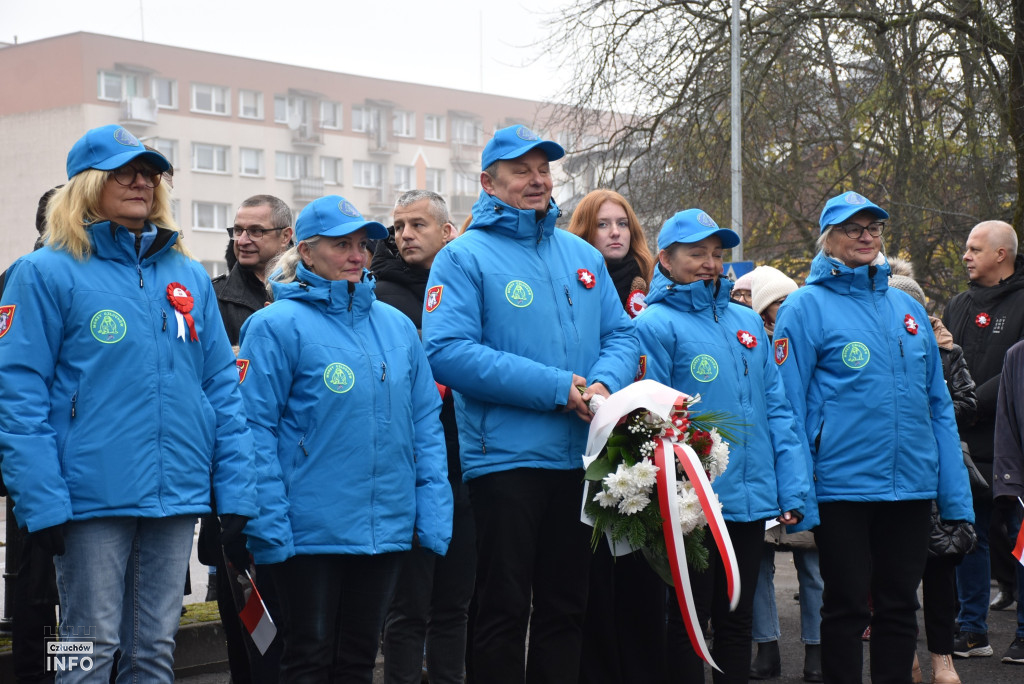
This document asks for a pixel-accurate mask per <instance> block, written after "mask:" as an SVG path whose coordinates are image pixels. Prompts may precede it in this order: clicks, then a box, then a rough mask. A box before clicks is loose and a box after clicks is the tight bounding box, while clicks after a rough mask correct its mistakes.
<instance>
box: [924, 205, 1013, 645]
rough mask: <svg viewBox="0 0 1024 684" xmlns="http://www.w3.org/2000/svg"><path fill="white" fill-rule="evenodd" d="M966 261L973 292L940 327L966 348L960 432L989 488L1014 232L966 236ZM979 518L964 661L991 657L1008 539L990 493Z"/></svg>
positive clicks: (990, 226) (1007, 228)
mask: <svg viewBox="0 0 1024 684" xmlns="http://www.w3.org/2000/svg"><path fill="white" fill-rule="evenodd" d="M963 261H964V264H965V265H966V266H967V275H968V277H969V278H970V281H971V282H970V286H969V287H968V289H967V291H966V292H961V293H960V294H958V295H956V296H955V297H953V299H952V300H950V302H949V304H948V305H947V306H946V311H945V315H944V316H943V317H942V321H943V323H944V324H945V325H946V327H947V328H948V329H949V331H950V332H951V333H952V334H953V341H954V342H956V343H957V344H959V345H960V347H962V348H963V350H964V357H965V358H966V359H967V367H968V368H970V371H971V375H972V376H973V377H974V381H975V383H977V395H978V412H977V416H976V418H975V420H974V423H973V424H971V425H969V426H966V427H964V428H963V430H962V431H961V436H962V438H963V439H964V441H966V442H967V445H968V447H969V448H970V453H971V457H972V458H973V459H974V462H975V464H976V465H977V466H978V469H979V470H980V471H981V474H982V476H983V477H984V478H985V481H986V482H992V440H993V434H994V432H995V412H996V399H997V396H998V392H999V376H1000V373H1001V371H1002V368H1003V357H1004V356H1005V354H1006V351H1007V350H1008V349H1009V348H1010V347H1011V346H1013V344H1014V343H1016V342H1017V341H1018V340H1021V339H1024V257H1022V256H1021V255H1019V254H1017V235H1016V233H1015V232H1014V230H1013V226H1011V225H1010V224H1008V223H1004V222H1002V221H983V222H982V223H979V224H978V225H976V226H975V227H974V228H973V229H972V230H971V233H970V235H969V236H968V238H967V250H966V252H965V253H964V257H963ZM974 515H975V522H974V527H975V531H976V532H977V534H978V546H977V548H976V549H975V550H974V551H973V552H971V553H969V554H967V556H966V557H965V558H964V561H963V563H961V564H960V566H959V567H957V571H956V581H957V593H958V594H959V599H960V614H959V615H958V617H957V622H958V623H959V625H960V634H959V635H958V636H957V638H956V640H955V643H954V646H953V654H954V655H956V656H958V657H960V658H967V657H972V656H991V655H992V653H993V651H992V646H991V645H990V644H989V641H988V622H987V620H988V608H989V577H990V574H991V560H990V554H989V539H990V535H991V537H992V541H993V544H995V541H996V538H997V537H999V536H1001V535H1003V534H1005V533H1004V532H1000V531H999V530H996V532H995V534H992V532H993V530H994V529H995V528H996V527H997V526H1000V525H999V522H998V521H999V520H1001V519H1002V516H1001V512H1000V511H997V510H995V509H994V508H993V505H992V495H991V491H988V492H985V493H984V494H980V493H979V494H976V495H975V498H974ZM1004 544H1005V545H1006V547H1007V548H1006V549H1005V551H1004V552H1003V553H1002V554H1000V553H998V552H997V553H993V554H992V555H993V556H997V555H1006V556H1007V557H1009V554H1008V553H1006V552H1008V551H1009V543H1008V541H1004ZM1011 577H1012V575H1011ZM1011 586H1012V585H1011ZM1008 589H1009V588H1008ZM1004 607H1005V606H1004Z"/></svg>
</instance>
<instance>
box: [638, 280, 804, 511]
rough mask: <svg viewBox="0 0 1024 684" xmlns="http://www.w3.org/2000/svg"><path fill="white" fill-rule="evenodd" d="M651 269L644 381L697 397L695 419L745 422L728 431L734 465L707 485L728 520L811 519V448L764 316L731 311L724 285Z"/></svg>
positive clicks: (641, 321) (643, 324) (643, 317)
mask: <svg viewBox="0 0 1024 684" xmlns="http://www.w3.org/2000/svg"><path fill="white" fill-rule="evenodd" d="M655 271H656V272H655V274H654V279H653V280H652V281H651V289H650V292H649V293H648V294H647V308H646V309H645V310H644V311H643V312H642V313H641V314H640V315H639V316H637V318H636V320H635V321H634V323H635V325H636V334H637V338H638V339H639V340H640V354H641V363H640V368H641V373H643V377H645V378H649V379H651V380H657V381H658V382H660V383H662V384H665V385H668V386H670V387H673V388H675V389H677V390H679V391H681V392H685V393H687V394H689V395H691V396H696V395H698V394H699V395H700V398H701V400H700V403H699V404H697V405H695V406H694V408H693V411H694V413H695V414H700V413H702V412H704V411H722V412H725V413H728V414H730V416H731V417H732V419H733V420H734V421H735V422H736V423H739V424H740V425H738V426H737V427H735V428H734V429H733V430H732V432H734V433H735V434H734V437H735V439H733V440H732V441H730V443H729V465H728V467H727V468H726V470H725V472H724V473H722V475H721V476H719V477H718V478H717V479H715V481H714V482H713V483H712V485H711V486H712V488H713V489H714V490H715V493H716V494H717V495H718V500H719V501H721V502H722V517H723V518H725V519H726V520H731V521H734V522H752V521H754V520H765V519H768V518H774V517H776V516H778V515H780V514H781V513H783V512H786V511H797V512H798V513H802V514H805V515H810V513H808V511H806V509H805V505H804V500H805V499H806V497H807V491H808V488H809V487H810V483H809V476H808V471H807V465H806V463H807V454H806V452H807V447H806V446H805V444H804V443H803V441H802V440H801V439H800V437H799V433H798V432H797V428H796V422H795V420H794V417H793V410H792V408H790V405H789V401H788V400H787V399H786V394H785V388H784V387H783V385H782V379H781V378H780V377H779V373H778V369H777V368H776V367H775V363H774V361H773V360H772V357H771V351H770V349H769V347H768V341H767V339H766V338H765V334H764V327H763V326H762V323H761V319H760V317H759V316H758V315H757V314H756V313H754V312H753V311H752V310H751V309H748V308H746V307H744V306H738V305H736V304H732V303H730V301H729V293H730V292H731V291H732V282H730V281H728V280H725V279H722V278H720V279H719V280H718V284H717V285H716V283H714V282H712V281H703V280H698V281H696V282H693V283H689V284H687V285H681V284H679V283H676V282H675V281H673V280H671V279H670V278H669V277H667V276H666V275H665V273H664V271H663V269H662V268H661V267H660V266H659V267H658V268H656V269H655ZM744 332H746V333H749V334H750V335H751V336H752V337H753V338H754V339H756V344H755V345H754V346H753V347H747V346H746V345H744V344H743V343H742V342H741V341H740V338H739V336H740V335H741V334H742V333H744ZM727 441H728V440H727ZM806 520H807V519H806V518H805V521H806ZM809 522H810V523H811V524H817V520H815V519H812V520H810V521H809Z"/></svg>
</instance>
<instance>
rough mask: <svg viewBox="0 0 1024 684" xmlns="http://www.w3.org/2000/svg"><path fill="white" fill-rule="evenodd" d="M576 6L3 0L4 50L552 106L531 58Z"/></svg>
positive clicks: (544, 72) (391, 0)
mask: <svg viewBox="0 0 1024 684" xmlns="http://www.w3.org/2000/svg"><path fill="white" fill-rule="evenodd" d="M571 3H572V0H507V2H486V3H484V2H469V1H467V0H461V1H460V0H333V1H332V0H276V1H271V0H245V1H240V0H120V1H118V2H113V1H111V0H40V1H33V0H0V41H3V42H8V43H12V42H14V41H15V37H17V42H19V43H25V42H29V41H32V40H38V39H40V38H46V37H48V36H58V35H63V34H65V33H74V32H76V31H89V32H91V33H101V34H105V35H111V36H119V37H123V38H132V39H136V40H146V41H149V42H153V43H161V44H166V45H174V46H178V47H186V48H193V49H197V50H206V51H210V52H218V53H223V54H229V55H238V56H242V57H252V58H256V59H265V60H268V61H272V62H283V63H286V64H296V65H299V66H308V67H316V68H319V69H327V70H329V71H339V72H344V73H351V74H359V75H362V76H373V77H377V78H389V79H395V80H400V81H410V82H413V83H425V84H429V85H440V86H446V87H450V88H459V89H462V90H474V91H479V90H483V91H484V92H488V93H496V94H500V95H508V96H512V97H523V98H528V99H533V100H549V99H558V94H559V92H561V91H562V90H563V88H562V86H561V80H560V79H562V78H564V77H565V76H566V74H565V72H564V71H563V72H562V74H561V75H560V74H559V72H558V70H557V69H555V68H554V65H553V64H551V60H544V59H537V56H538V55H539V54H541V50H540V48H539V47H538V45H537V43H538V42H539V41H541V40H543V38H544V37H545V36H546V35H547V33H548V28H547V27H546V25H545V24H546V22H547V21H548V20H550V18H551V17H552V14H551V13H552V12H554V11H557V10H558V8H560V7H564V6H568V5H570V4H571Z"/></svg>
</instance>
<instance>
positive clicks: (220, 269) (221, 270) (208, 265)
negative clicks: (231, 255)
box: [199, 259, 228, 278]
mask: <svg viewBox="0 0 1024 684" xmlns="http://www.w3.org/2000/svg"><path fill="white" fill-rule="evenodd" d="M199 263H201V264H202V265H203V268H205V269H206V273H207V275H209V276H210V277H211V278H216V277H217V276H219V275H224V274H225V273H227V272H228V265H227V263H226V262H225V261H224V260H223V259H219V260H215V261H206V260H204V261H201V262H199Z"/></svg>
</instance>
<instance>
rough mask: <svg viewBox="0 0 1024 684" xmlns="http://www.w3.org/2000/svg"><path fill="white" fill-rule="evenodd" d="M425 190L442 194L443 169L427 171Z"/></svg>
mask: <svg viewBox="0 0 1024 684" xmlns="http://www.w3.org/2000/svg"><path fill="white" fill-rule="evenodd" d="M427 190H430V191H431V192H436V193H437V194H439V195H443V194H444V169H427Z"/></svg>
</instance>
